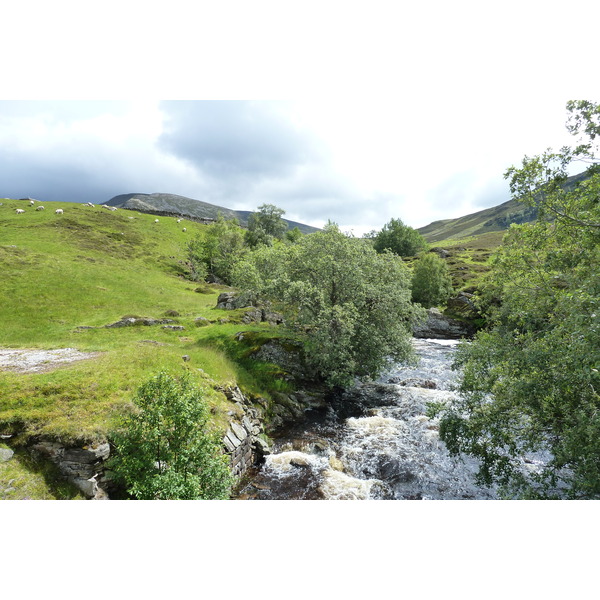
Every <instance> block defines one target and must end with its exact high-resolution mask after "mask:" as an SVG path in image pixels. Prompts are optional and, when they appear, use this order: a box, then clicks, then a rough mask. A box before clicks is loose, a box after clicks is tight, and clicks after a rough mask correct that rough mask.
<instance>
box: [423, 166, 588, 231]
mask: <svg viewBox="0 0 600 600" xmlns="http://www.w3.org/2000/svg"><path fill="white" fill-rule="evenodd" d="M586 177H587V174H586V173H580V174H578V175H574V176H572V177H569V178H568V180H567V182H566V184H565V188H566V189H570V188H572V187H573V186H574V185H575V184H576V183H578V182H580V181H582V180H583V179H585V178H586ZM536 217H537V210H536V208H535V207H531V206H527V205H525V204H522V203H520V202H517V201H516V200H509V201H508V202H504V203H503V204H500V205H498V206H493V207H491V208H486V209H484V210H480V211H478V212H475V213H472V214H470V215H466V216H464V217H459V218H457V219H444V220H442V221H434V222H433V223H430V224H429V225H426V226H425V227H421V228H420V229H417V231H418V232H419V233H420V234H421V235H422V236H423V237H424V238H425V239H426V240H427V241H428V242H430V243H437V242H440V241H442V240H458V239H461V238H466V237H471V236H477V235H482V234H486V233H491V232H495V231H504V230H506V229H508V228H509V227H510V225H511V223H528V222H530V221H534V220H535V219H536Z"/></svg>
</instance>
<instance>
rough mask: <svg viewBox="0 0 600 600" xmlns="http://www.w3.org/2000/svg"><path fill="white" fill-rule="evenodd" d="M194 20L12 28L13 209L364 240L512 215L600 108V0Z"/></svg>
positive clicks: (278, 11)
mask: <svg viewBox="0 0 600 600" xmlns="http://www.w3.org/2000/svg"><path fill="white" fill-rule="evenodd" d="M30 4H31V3H30V2H24V4H23V6H21V4H20V3H19V7H16V8H14V9H10V10H11V11H12V15H11V16H12V22H13V23H14V24H15V25H17V24H18V23H19V21H22V22H23V23H24V22H25V20H26V19H27V15H28V14H29V12H30V11H31V10H32V8H31V6H29V5H30ZM53 6H55V5H53ZM78 6H80V5H79V4H77V3H72V2H59V3H58V7H59V8H58V11H59V12H60V8H61V7H64V11H65V14H67V11H68V10H75V8H76V7H78ZM170 6H171V5H170ZM192 6H193V5H192V4H191V3H186V2H181V1H176V2H175V3H174V4H173V5H172V10H170V11H169V12H166V9H164V8H163V7H162V5H160V4H157V3H146V4H144V7H146V8H145V11H144V12H139V11H138V12H136V11H135V8H134V7H133V6H130V5H129V4H127V3H126V4H120V9H119V15H120V18H119V19H115V18H114V13H111V9H115V10H116V7H117V4H116V3H112V2H111V1H109V2H108V3H107V10H106V11H103V12H102V14H97V12H93V11H90V13H89V14H88V15H85V14H82V15H81V16H80V17H79V18H77V17H74V19H75V21H74V22H71V23H69V22H68V21H66V22H62V23H58V22H57V21H56V11H55V10H54V9H51V8H48V6H46V5H45V4H41V3H40V4H37V5H36V9H37V11H38V13H39V12H41V13H42V14H41V18H40V19H39V21H38V22H37V23H31V21H29V22H28V28H29V29H28V31H29V35H28V36H27V37H28V38H29V39H31V40H37V42H34V43H33V44H26V43H23V39H22V37H20V35H19V29H18V28H17V27H15V28H14V29H11V32H10V33H9V39H8V40H7V42H6V47H9V46H10V45H11V39H10V36H11V35H13V36H14V40H12V41H13V42H14V44H18V48H19V52H18V53H16V54H15V58H14V59H11V60H10V61H8V63H7V78H8V82H10V84H9V85H4V86H3V88H2V89H3V92H6V93H4V94H3V96H2V99H1V101H0V196H5V197H32V198H37V199H41V200H46V201H50V200H62V201H69V202H86V201H92V202H94V203H103V202H106V201H108V200H109V199H110V198H112V197H113V196H115V195H118V194H125V193H133V192H136V193H153V192H163V193H172V194H178V195H182V196H187V197H190V198H195V199H198V200H203V201H205V202H210V203H213V204H217V205H220V206H225V207H227V208H232V209H240V210H255V209H256V208H257V207H258V206H260V205H261V204H264V203H269V204H275V205H277V206H279V207H281V208H283V209H284V210H285V211H286V215H285V216H286V217H287V218H289V219H291V220H295V221H300V222H303V223H307V224H310V225H315V226H322V225H323V224H325V223H326V222H327V221H328V220H332V221H334V222H336V223H338V224H339V225H340V226H341V227H342V229H344V230H346V231H352V232H353V233H354V234H356V235H362V234H364V233H366V232H368V231H371V230H378V229H380V228H381V227H383V225H384V224H385V223H387V222H388V221H389V220H390V219H391V218H396V219H398V218H399V219H402V220H403V221H404V222H405V223H406V224H408V225H411V226H412V227H422V226H425V225H427V224H429V223H430V222H432V221H435V220H439V219H448V218H455V217H459V216H463V215H466V214H469V213H472V212H475V211H478V210H481V209H483V208H487V207H490V206H495V205H497V204H500V203H502V202H505V201H507V200H508V199H509V198H510V192H509V189H508V184H507V182H506V181H505V179H504V178H503V174H504V172H505V170H506V169H507V168H508V167H510V166H511V165H516V164H520V161H521V160H522V158H523V156H524V155H532V154H537V153H539V152H541V151H543V150H544V149H546V148H547V147H554V148H557V147H560V146H562V145H564V144H567V143H570V141H571V140H570V138H569V136H568V134H567V132H566V129H565V127H564V124H565V120H566V110H565V104H566V102H567V101H568V100H570V99H588V100H595V101H597V100H599V99H600V80H598V78H597V77H596V76H595V75H594V74H593V73H592V72H591V70H590V64H591V63H592V62H593V60H594V58H593V57H594V56H595V55H596V53H597V47H596V45H595V40H594V36H592V35H589V34H586V33H585V32H584V31H582V26H583V25H584V24H585V22H586V21H587V20H589V19H592V18H593V16H594V15H597V14H598V12H599V10H598V9H597V8H595V7H594V4H593V3H591V2H577V1H575V2H573V3H572V4H570V5H569V7H570V8H569V10H568V11H566V10H565V8H564V4H561V3H552V2H544V3H541V2H535V1H532V2H527V1H523V0H521V1H520V2H514V3H513V2H512V1H510V0H509V1H508V2H504V3H502V4H498V3H495V4H494V3H487V4H485V5H484V4H483V3H480V2H470V1H460V0H459V1H457V2H453V3H447V2H438V1H436V0H433V1H431V2H428V3H419V5H418V6H411V5H408V4H406V3H398V2H396V3H391V2H383V1H377V0H374V1H372V2H368V3H367V2H346V3H338V2H331V3H326V2H325V3H320V4H316V3H312V2H310V1H309V2H306V3H302V5H300V4H295V3H290V4H289V5H287V8H285V3H277V2H257V3H256V4H253V7H254V8H253V9H251V8H250V7H249V5H248V4H247V3H237V2H232V3H229V4H227V5H225V4H220V5H219V6H212V7H211V8H210V9H208V8H206V7H207V6H208V5H205V4H204V3H200V4H199V5H198V6H199V7H200V8H198V9H197V10H196V11H195V12H192V8H191V7H192ZM77 10H78V11H81V10H82V9H81V8H78V9H77ZM85 10H89V9H83V11H85ZM86 16H87V17H89V19H88V20H87V21H86V20H85V17H86ZM48 19H49V20H52V19H54V20H55V22H54V25H55V27H56V28H57V29H58V30H57V29H52V28H49V27H48V26H47V20H48ZM10 20H11V19H9V21H10ZM92 22H93V23H95V24H96V27H95V28H93V27H91V23H92ZM61 31H62V33H63V34H64V35H61ZM6 81H7V79H6V78H5V82H6ZM165 98H166V99H167V100H165ZM169 99H170V100H169Z"/></svg>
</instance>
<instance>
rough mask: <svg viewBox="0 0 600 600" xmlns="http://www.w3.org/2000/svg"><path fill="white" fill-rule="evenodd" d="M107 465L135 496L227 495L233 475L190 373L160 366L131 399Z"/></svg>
mask: <svg viewBox="0 0 600 600" xmlns="http://www.w3.org/2000/svg"><path fill="white" fill-rule="evenodd" d="M133 402H134V405H135V412H134V413H132V414H130V415H128V416H126V417H124V418H123V421H122V424H121V429H120V431H118V432H117V433H116V434H115V436H114V446H115V450H116V453H115V456H114V457H113V458H112V460H111V467H112V469H114V471H115V473H116V474H117V476H118V477H119V478H120V479H121V480H123V481H124V482H125V485H126V487H127V491H128V492H129V493H130V494H131V495H132V496H133V497H134V498H136V499H138V500H173V499H183V500H195V499H226V498H228V497H229V491H230V487H231V484H232V482H233V479H232V477H231V474H230V471H229V468H228V464H227V463H228V460H227V457H226V456H225V455H224V454H223V453H222V451H221V444H220V441H219V439H218V437H217V435H216V434H215V433H212V432H210V431H209V430H208V421H209V418H208V415H209V413H208V409H207V407H206V404H205V402H204V400H203V398H202V396H201V393H200V391H199V390H198V388H196V387H195V386H194V385H193V384H192V383H191V381H190V379H189V376H184V377H182V378H180V379H176V378H174V377H172V376H170V375H168V374H167V373H164V372H161V373H159V374H158V375H155V376H154V377H152V378H151V379H150V380H149V381H147V382H146V383H145V384H143V385H142V386H141V387H140V388H139V389H138V391H137V394H136V396H135V397H134V399H133Z"/></svg>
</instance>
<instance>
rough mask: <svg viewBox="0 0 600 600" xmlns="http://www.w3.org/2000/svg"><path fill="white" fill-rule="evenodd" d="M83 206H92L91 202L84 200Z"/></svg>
mask: <svg viewBox="0 0 600 600" xmlns="http://www.w3.org/2000/svg"><path fill="white" fill-rule="evenodd" d="M83 206H94V205H93V204H92V203H91V202H86V203H85V204H84V205H83Z"/></svg>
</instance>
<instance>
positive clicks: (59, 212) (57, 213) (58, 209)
mask: <svg viewBox="0 0 600 600" xmlns="http://www.w3.org/2000/svg"><path fill="white" fill-rule="evenodd" d="M54 214H56V215H62V214H63V209H62V208H57V209H56V210H55V211H54Z"/></svg>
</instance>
